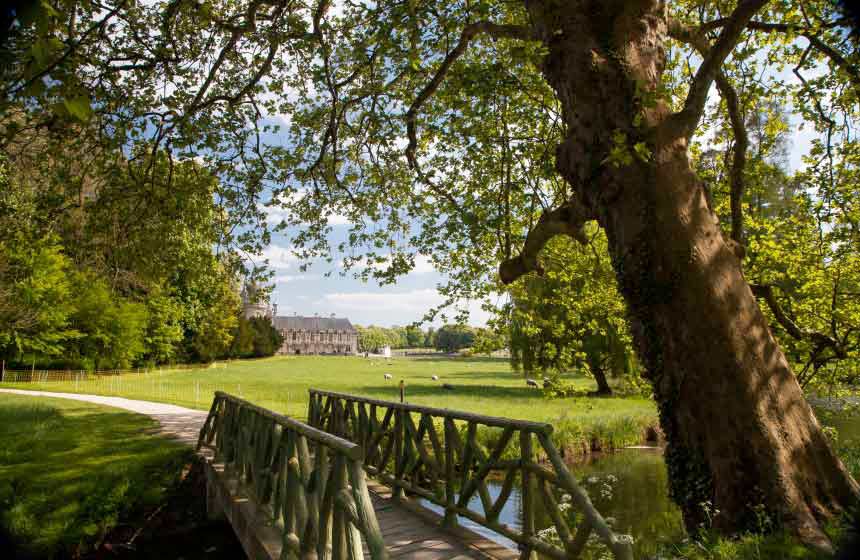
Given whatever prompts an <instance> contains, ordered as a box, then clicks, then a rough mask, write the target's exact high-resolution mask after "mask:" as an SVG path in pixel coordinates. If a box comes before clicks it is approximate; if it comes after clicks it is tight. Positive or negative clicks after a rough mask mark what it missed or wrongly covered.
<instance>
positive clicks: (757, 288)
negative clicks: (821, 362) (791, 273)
mask: <svg viewBox="0 0 860 560" xmlns="http://www.w3.org/2000/svg"><path fill="white" fill-rule="evenodd" d="M750 289H752V293H753V295H755V296H756V297H757V298H761V299H763V300H764V301H765V303H767V306H768V307H769V308H770V310H771V312H773V317H774V319H776V322H777V323H779V324H780V325H781V326H782V328H784V329H785V332H787V333H788V334H789V335H790V336H791V337H792V338H794V339H795V340H808V341H810V342H812V343H813V344H814V345H815V346H816V348H818V350H816V352H817V353H820V351H821V350H823V349H824V348H831V349H832V350H833V353H834V354H835V355H836V357H838V358H842V359H844V358H845V357H846V353H845V349H844V347H843V346H842V344H841V343H840V342H839V341H838V340H837V339H835V338H833V337H831V336H828V335H826V334H824V333H821V332H818V331H810V330H807V329H802V328H800V327H799V326H798V325H797V323H795V322H794V321H792V320H791V318H790V317H789V316H788V315H786V314H785V311H783V310H782V306H781V305H780V304H779V302H778V301H777V299H776V295H775V294H774V291H773V286H771V285H769V284H750Z"/></svg>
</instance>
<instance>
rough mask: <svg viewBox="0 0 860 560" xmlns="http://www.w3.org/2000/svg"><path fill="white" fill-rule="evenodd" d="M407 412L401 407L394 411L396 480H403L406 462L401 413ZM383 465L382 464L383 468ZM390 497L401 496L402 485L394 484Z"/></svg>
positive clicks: (396, 497) (398, 498) (399, 497)
mask: <svg viewBox="0 0 860 560" xmlns="http://www.w3.org/2000/svg"><path fill="white" fill-rule="evenodd" d="M404 414H409V413H408V412H407V411H405V410H403V409H397V410H395V411H394V478H395V480H396V481H397V482H403V469H404V468H405V466H406V464H405V462H404V461H403V443H404V442H403V435H404V433H403V432H404V426H403V415H404ZM384 467H385V466H384V465H383V468H384ZM391 497H392V498H393V499H394V500H400V499H401V498H403V487H402V486H399V485H395V486H394V488H393V489H392V494H391Z"/></svg>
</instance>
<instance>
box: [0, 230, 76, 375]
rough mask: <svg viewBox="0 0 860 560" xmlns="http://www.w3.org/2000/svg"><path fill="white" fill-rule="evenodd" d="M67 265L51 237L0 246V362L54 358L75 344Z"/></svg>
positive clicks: (4, 242)
mask: <svg viewBox="0 0 860 560" xmlns="http://www.w3.org/2000/svg"><path fill="white" fill-rule="evenodd" d="M70 268H71V267H70V265H69V262H68V259H67V258H66V257H65V256H64V255H63V254H62V252H61V247H60V245H59V243H58V242H57V239H56V237H53V236H52V237H47V238H43V239H25V238H23V237H21V236H17V237H16V238H12V239H8V238H7V239H3V240H0V357H2V359H3V360H5V361H6V362H7V363H9V362H19V363H20V362H21V361H22V358H23V357H24V355H28V356H32V357H36V356H39V357H40V358H41V357H42V356H57V355H59V354H60V353H61V352H62V350H63V348H64V347H65V345H66V344H67V343H68V342H69V341H71V340H74V339H75V338H77V336H78V334H79V333H78V332H77V331H75V329H74V327H73V325H72V324H71V315H72V313H73V312H74V309H75V307H74V306H75V303H74V299H73V297H72V293H73V292H72V286H71V284H70V282H69V272H70Z"/></svg>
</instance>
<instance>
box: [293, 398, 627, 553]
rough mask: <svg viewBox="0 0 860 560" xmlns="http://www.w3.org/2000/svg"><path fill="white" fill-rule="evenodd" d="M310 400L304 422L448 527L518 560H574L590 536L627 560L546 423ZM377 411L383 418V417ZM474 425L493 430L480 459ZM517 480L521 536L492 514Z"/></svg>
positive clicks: (365, 401)
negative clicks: (434, 509) (540, 516)
mask: <svg viewBox="0 0 860 560" xmlns="http://www.w3.org/2000/svg"><path fill="white" fill-rule="evenodd" d="M309 394H310V395H309V396H310V398H309V403H308V423H309V424H311V425H312V426H314V427H316V428H319V429H322V430H325V431H327V432H329V433H332V434H335V435H338V436H340V437H342V438H344V439H347V440H350V441H353V442H355V443H357V444H358V445H361V446H362V448H363V449H364V450H365V458H364V467H365V469H367V471H368V473H369V474H371V475H372V476H375V477H376V478H378V479H379V480H381V481H382V482H384V483H386V484H388V485H389V486H391V487H392V488H393V489H394V490H395V496H401V495H402V494H403V492H404V491H406V492H410V493H412V494H414V495H417V496H420V497H422V498H424V499H426V500H428V501H430V502H432V503H434V504H436V505H438V506H441V507H442V508H444V509H445V517H444V521H443V524H444V525H446V526H449V527H451V526H454V525H456V523H457V516H458V515H460V516H463V517H466V518H468V519H471V520H472V521H474V522H476V523H478V524H480V525H483V526H484V527H487V528H489V529H491V530H493V531H495V532H497V533H499V534H501V535H503V536H505V537H507V538H508V539H510V540H512V541H514V542H516V543H517V544H518V546H519V547H520V550H521V551H522V558H524V559H525V558H531V557H532V556H533V553H534V552H539V553H541V554H543V555H546V556H548V557H550V558H555V559H558V560H570V559H575V558H578V557H579V556H580V554H581V553H582V552H583V550H584V549H585V546H586V543H587V541H588V539H589V536H590V535H591V532H592V531H594V533H595V534H596V536H597V538H598V539H599V540H600V542H602V543H603V544H604V545H605V546H607V547H608V548H609V550H610V551H611V552H612V554H613V555H614V557H615V558H616V559H618V560H632V558H633V552H632V547H631V543H630V540H629V538H627V537H626V536H624V535H619V534H616V533H615V532H614V531H613V530H612V529H611V527H609V525H608V524H607V522H606V520H605V519H604V518H603V516H602V515H601V514H600V512H599V511H597V509H596V508H595V507H594V505H593V504H592V503H591V500H590V498H589V497H588V494H587V493H586V492H585V491H584V490H583V489H582V488H581V487H580V486H579V485H578V484H577V482H576V479H575V477H574V476H573V474H572V473H571V472H570V471H569V470H568V468H567V466H566V465H565V463H564V460H563V459H562V457H561V454H560V453H559V452H558V450H557V449H556V447H555V445H554V444H553V443H552V440H551V439H550V435H551V433H552V426H550V425H549V424H544V423H540V422H531V421H526V420H512V419H508V418H499V417H494V416H483V415H480V414H474V413H470V412H459V411H453V410H447V409H440V408H433V407H427V406H421V405H413V404H408V403H398V402H390V401H384V400H379V399H372V398H366V397H360V396H357V395H350V394H346V393H336V392H332V391H320V390H317V389H309ZM380 409H381V410H380ZM378 411H380V412H382V414H383V417H382V419H380V418H379V416H378V413H377V412H378ZM413 415H414V416H415V418H413ZM416 418H417V419H418V422H417V424H416V422H415V420H416ZM434 420H441V421H442V422H441V423H442V428H441V430H437V427H436V425H435V422H434ZM455 421H460V422H461V424H462V423H463V422H465V424H466V425H465V435H461V429H460V427H458V426H457V423H456V422H455ZM479 425H482V426H490V427H494V428H501V430H502V433H501V435H500V437H499V439H498V440H496V442H495V443H494V444H493V445H491V446H490V447H489V448H488V449H487V451H486V452H485V451H484V450H483V449H482V448H481V446H480V445H479V444H478V443H477V439H476V438H477V429H478V426H479ZM440 432H441V436H440ZM516 432H519V434H518V436H519V437H518V438H517V439H519V449H518V450H516V456H517V457H518V458H517V459H509V458H505V452H506V451H507V449H508V444H509V443H510V442H511V441H512V440H513V441H516V439H515V437H514V436H515V435H517V434H516ZM535 439H536V440H537V443H538V445H539V446H540V448H542V450H543V452H544V453H545V454H546V457H547V458H548V459H549V465H543V464H540V463H538V462H537V460H536V459H535V450H534V447H533V443H534V440H535ZM514 445H516V443H515V444H514ZM464 466H465V467H464ZM493 471H503V472H504V473H505V476H504V482H503V483H502V487H501V490H500V494H499V496H498V498H497V499H496V500H495V501H494V500H493V499H492V498H491V497H490V493H489V491H488V489H487V485H486V479H487V477H488V475H490V473H492V472H493ZM517 476H519V477H520V478H521V481H522V484H521V488H522V501H521V503H522V528H521V529H519V530H518V529H515V528H512V527H509V526H507V525H504V524H502V523H500V522H499V514H500V513H501V511H502V508H503V506H504V505H505V503H506V502H507V500H508V498H509V497H510V495H511V492H512V490H513V485H514V483H515V481H516V478H517ZM458 488H459V490H460V491H459V493H458ZM559 493H563V494H567V495H568V496H569V497H570V501H571V503H572V505H573V506H575V507H576V509H577V511H579V512H581V513H582V517H581V522H579V523H578V524H577V525H576V526H575V527H571V525H570V524H569V523H568V519H567V515H565V513H564V512H565V507H566V506H561V505H560V503H559V497H558V494H559ZM476 494H477V496H478V497H479V498H480V501H481V506H482V508H483V515H482V514H479V513H477V512H475V511H473V510H471V509H469V508H468V503H469V500H470V499H471V498H472V497H473V496H474V495H476ZM535 499H540V500H542V501H543V503H544V506H545V509H546V511H547V513H548V514H549V517H550V518H551V520H552V527H554V528H555V537H550V536H548V535H547V533H545V532H538V531H537V530H536V529H535V521H536V512H535V509H534V506H533V504H534V500H535Z"/></svg>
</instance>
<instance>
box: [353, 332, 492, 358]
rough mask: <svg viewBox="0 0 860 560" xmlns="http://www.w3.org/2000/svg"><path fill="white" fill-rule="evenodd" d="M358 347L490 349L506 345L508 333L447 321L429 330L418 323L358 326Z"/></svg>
mask: <svg viewBox="0 0 860 560" xmlns="http://www.w3.org/2000/svg"><path fill="white" fill-rule="evenodd" d="M356 329H357V330H358V349H359V351H361V352H377V351H379V350H381V349H382V348H383V347H385V346H389V347H391V348H392V349H400V348H427V349H432V350H440V351H443V352H456V351H458V350H462V349H464V348H472V349H473V350H474V351H475V352H480V353H490V352H493V351H495V350H500V349H502V348H504V347H505V346H506V344H507V341H506V339H505V337H502V336H500V335H497V334H496V333H495V332H494V331H492V330H490V329H484V328H474V327H470V326H467V325H444V326H442V327H440V328H439V329H434V328H433V327H429V328H428V329H427V330H426V331H425V330H423V329H421V328H420V327H418V326H415V325H409V326H407V327H398V326H394V327H390V328H385V327H376V326H373V325H370V326H368V327H362V326H356Z"/></svg>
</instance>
